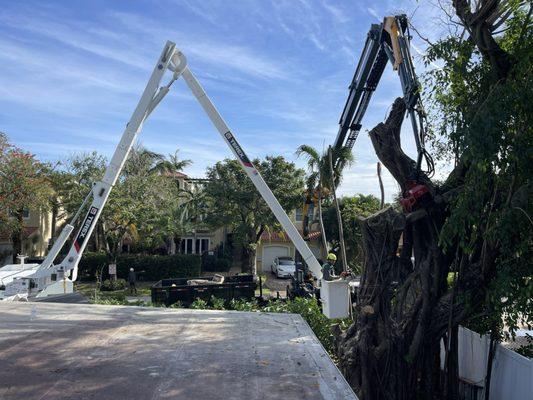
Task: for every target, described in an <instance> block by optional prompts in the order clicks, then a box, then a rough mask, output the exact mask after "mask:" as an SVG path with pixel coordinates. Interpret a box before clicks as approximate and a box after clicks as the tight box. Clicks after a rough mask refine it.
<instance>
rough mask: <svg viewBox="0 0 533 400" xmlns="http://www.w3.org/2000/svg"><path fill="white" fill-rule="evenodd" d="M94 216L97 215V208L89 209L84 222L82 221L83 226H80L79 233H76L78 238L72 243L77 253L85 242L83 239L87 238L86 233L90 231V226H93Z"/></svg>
mask: <svg viewBox="0 0 533 400" xmlns="http://www.w3.org/2000/svg"><path fill="white" fill-rule="evenodd" d="M96 214H98V208H96V207H91V209H90V210H89V212H88V213H87V217H86V218H85V221H83V225H82V226H81V229H80V232H79V233H78V236H77V237H76V240H75V241H74V247H75V248H76V251H77V252H78V253H79V252H80V249H81V246H82V245H83V242H84V241H85V238H86V236H87V233H88V232H89V231H90V230H91V226H92V225H93V223H94V221H95V219H96Z"/></svg>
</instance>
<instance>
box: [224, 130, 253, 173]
mask: <svg viewBox="0 0 533 400" xmlns="http://www.w3.org/2000/svg"><path fill="white" fill-rule="evenodd" d="M224 137H225V138H226V139H228V142H229V144H230V145H231V147H233V150H235V153H237V156H239V159H240V160H241V162H242V163H243V164H244V166H246V167H249V168H255V167H254V165H253V164H252V163H251V162H250V160H249V159H248V156H247V155H246V153H245V152H244V150H243V149H242V148H241V145H240V144H239V143H238V142H237V139H235V136H233V134H232V133H231V132H230V131H227V132H226V133H225V134H224Z"/></svg>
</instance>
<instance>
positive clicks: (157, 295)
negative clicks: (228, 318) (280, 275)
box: [151, 275, 257, 306]
mask: <svg viewBox="0 0 533 400" xmlns="http://www.w3.org/2000/svg"><path fill="white" fill-rule="evenodd" d="M256 287H257V284H256V283H255V282H254V277H253V275H235V276H225V277H223V276H221V275H214V276H210V277H198V278H175V279H162V280H160V281H159V282H157V283H156V284H155V285H154V286H152V289H151V294H152V303H154V304H165V305H166V306H170V305H172V304H175V303H177V302H181V304H183V305H184V306H189V305H190V304H191V303H192V302H193V301H194V300H196V299H202V300H204V301H209V300H210V299H211V297H213V296H214V297H217V298H219V299H223V300H224V301H225V302H226V303H229V302H230V301H231V300H233V299H245V300H252V299H253V298H254V296H255V289H256Z"/></svg>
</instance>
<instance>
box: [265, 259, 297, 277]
mask: <svg viewBox="0 0 533 400" xmlns="http://www.w3.org/2000/svg"><path fill="white" fill-rule="evenodd" d="M270 270H271V271H272V273H273V274H275V275H276V276H277V277H278V278H290V277H291V276H294V274H295V273H296V263H295V262H294V260H293V259H292V258H291V257H276V258H275V259H274V263H273V264H272V265H271V266H270Z"/></svg>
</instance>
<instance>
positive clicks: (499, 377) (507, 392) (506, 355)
mask: <svg viewBox="0 0 533 400" xmlns="http://www.w3.org/2000/svg"><path fill="white" fill-rule="evenodd" d="M458 339H459V376H460V377H461V379H463V380H465V381H467V382H471V383H473V384H475V385H477V386H482V387H483V386H485V375H486V370H487V358H488V354H489V343H490V338H489V337H488V336H486V335H485V336H480V335H479V334H478V333H475V332H473V331H471V330H469V329H466V328H464V327H462V326H461V327H459V337H458ZM441 356H442V357H441V360H444V346H442V347H441ZM490 399H491V400H533V360H530V359H528V358H526V357H523V356H521V355H520V354H518V353H516V352H514V351H512V350H509V349H506V348H504V347H502V346H500V345H498V346H497V349H496V354H495V357H494V361H493V364H492V376H491V382H490Z"/></svg>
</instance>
